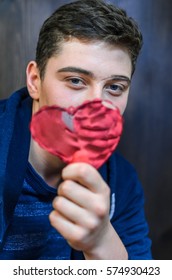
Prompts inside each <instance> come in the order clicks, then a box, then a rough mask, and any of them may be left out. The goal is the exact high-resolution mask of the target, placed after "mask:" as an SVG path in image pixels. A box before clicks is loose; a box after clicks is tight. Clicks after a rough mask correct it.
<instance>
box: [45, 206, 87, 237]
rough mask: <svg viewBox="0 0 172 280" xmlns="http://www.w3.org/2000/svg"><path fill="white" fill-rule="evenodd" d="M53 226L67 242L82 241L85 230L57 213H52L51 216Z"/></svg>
mask: <svg viewBox="0 0 172 280" xmlns="http://www.w3.org/2000/svg"><path fill="white" fill-rule="evenodd" d="M49 220H50V223H51V225H52V226H53V227H54V228H55V229H56V230H57V231H58V232H59V233H60V234H61V235H62V236H63V237H64V238H65V239H67V240H69V241H71V242H72V241H74V240H76V239H78V240H79V239H82V237H83V229H82V227H80V226H79V225H77V224H74V223H72V222H71V221H69V220H67V219H66V218H65V217H64V216H63V215H61V214H60V213H59V212H57V211H55V210H54V211H52V212H51V213H50V215H49Z"/></svg>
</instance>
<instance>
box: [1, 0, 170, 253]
mask: <svg viewBox="0 0 172 280" xmlns="http://www.w3.org/2000/svg"><path fill="white" fill-rule="evenodd" d="M68 2H71V1H59V0H58V1H57V0H49V1H47V0H0V62H1V63H0V98H5V97H8V96H9V95H10V94H11V93H12V92H13V91H14V90H16V89H18V88H19V87H22V86H24V85H25V68H26V65H27V63H28V61H29V60H31V59H34V57H35V47H36V42H37V36H38V32H39V29H40V26H41V24H42V23H43V21H44V20H45V19H46V18H47V17H48V16H49V15H50V14H51V13H52V12H53V11H54V10H55V9H56V8H57V7H58V6H60V5H61V4H63V3H68ZM111 2H113V3H117V4H118V5H119V6H121V7H123V8H125V9H126V10H127V11H128V13H129V14H130V15H131V16H133V17H134V18H135V19H136V20H137V21H138V22H139V25H140V28H141V30H142V32H143V35H144V47H143V50H142V53H141V56H140V58H139V61H138V65H137V69H136V73H135V75H134V77H133V84H132V88H131V95H130V99H129V104H128V108H127V111H126V113H125V130H124V134H123V137H122V139H121V142H120V145H119V149H120V151H121V152H122V153H123V155H124V156H125V157H126V158H127V159H128V160H129V161H130V162H132V163H133V164H134V166H135V167H136V169H137V171H138V173H139V176H140V180H141V182H142V185H143V187H144V191H145V196H146V205H145V209H146V215H147V219H148V222H149V226H150V236H151V238H152V241H153V247H152V249H153V256H154V258H155V259H172V160H171V157H172V116H171V115H172V113H171V112H172V110H171V108H172V57H171V56H172V47H171V46H172V36H171V32H172V1H171V0H165V1H164V0H144V1H142V0H116V1H115V0H111Z"/></svg>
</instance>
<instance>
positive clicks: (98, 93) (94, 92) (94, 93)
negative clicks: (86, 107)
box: [87, 85, 103, 101]
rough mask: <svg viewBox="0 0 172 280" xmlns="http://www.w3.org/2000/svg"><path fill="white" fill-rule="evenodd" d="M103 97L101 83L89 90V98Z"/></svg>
mask: <svg viewBox="0 0 172 280" xmlns="http://www.w3.org/2000/svg"><path fill="white" fill-rule="evenodd" d="M94 99H103V89H102V87H101V86H99V85H95V86H94V87H91V88H90V89H89V90H88V92H87V100H90V101H91V100H94Z"/></svg>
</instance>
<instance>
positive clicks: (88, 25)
mask: <svg viewBox="0 0 172 280" xmlns="http://www.w3.org/2000/svg"><path fill="white" fill-rule="evenodd" d="M71 37H74V38H77V39H79V40H81V41H84V42H90V41H104V42H107V43H109V44H111V45H113V44H114V45H119V46H122V47H125V48H126V49H127V50H128V52H129V54H130V56H131V62H132V70H133V72H134V70H135V64H136V60H137V57H138V54H139V52H140V49H141V47H142V34H141V32H140V30H139V28H138V25H137V24H136V22H135V21H134V20H133V19H132V18H131V17H128V16H127V14H126V11H124V10H123V9H120V8H118V7H116V6H114V5H112V4H108V3H105V2H104V1H102V0H79V1H76V2H72V3H69V4H66V5H63V6H61V7H60V8H59V9H57V10H56V11H55V12H54V13H53V14H52V15H51V16H50V17H49V18H48V19H47V20H46V21H45V22H44V24H43V26H42V28H41V30H40V34H39V39H38V44H37V49H36V62H37V65H38V68H39V71H40V76H41V78H43V77H44V73H45V68H46V64H47V61H48V59H49V58H50V57H52V56H54V55H57V54H58V53H59V52H60V50H61V47H62V43H64V42H65V41H67V40H69V39H70V38H71Z"/></svg>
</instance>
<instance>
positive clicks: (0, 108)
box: [0, 87, 29, 115]
mask: <svg viewBox="0 0 172 280" xmlns="http://www.w3.org/2000/svg"><path fill="white" fill-rule="evenodd" d="M28 96H29V94H28V90H27V88H26V87H24V88H21V89H19V90H17V91H15V92H13V93H12V94H11V95H10V96H9V97H8V98H6V99H1V100H0V115H2V114H3V113H4V112H6V111H7V110H8V109H10V110H14V109H15V107H16V106H18V105H19V104H20V103H21V102H22V101H23V100H24V99H26V98H27V97H28Z"/></svg>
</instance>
